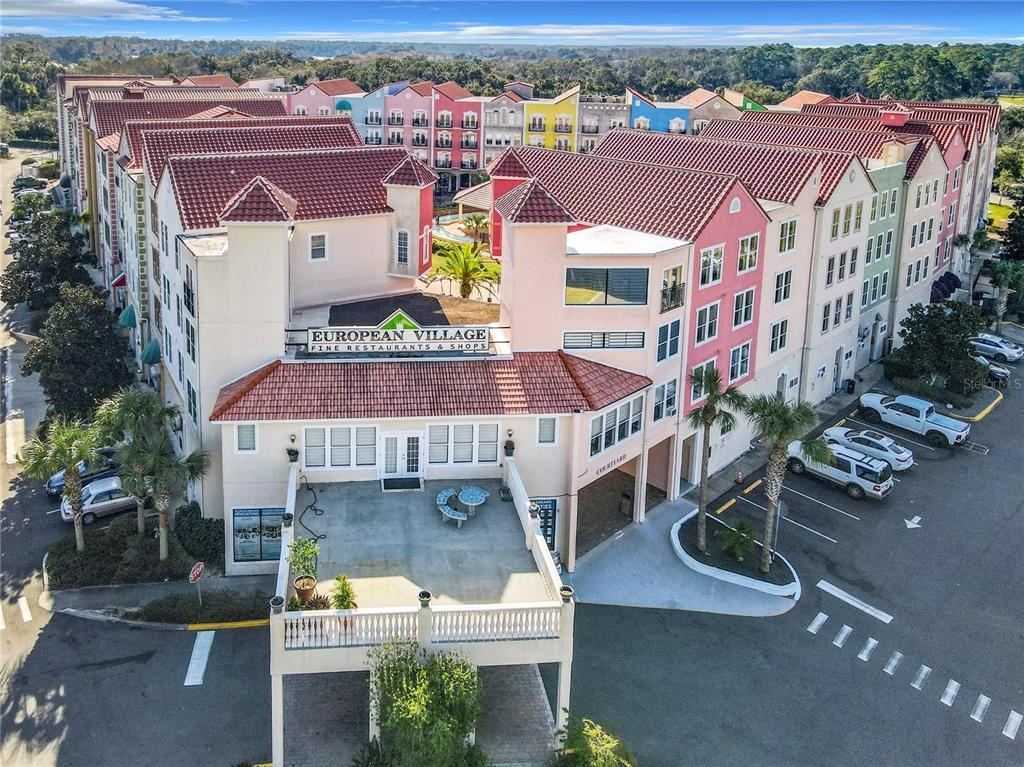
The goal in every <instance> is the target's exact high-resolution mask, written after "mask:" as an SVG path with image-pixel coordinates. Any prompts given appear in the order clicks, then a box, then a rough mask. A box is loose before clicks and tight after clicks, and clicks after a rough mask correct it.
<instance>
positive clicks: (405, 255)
mask: <svg viewBox="0 0 1024 767" xmlns="http://www.w3.org/2000/svg"><path fill="white" fill-rule="evenodd" d="M395 261H396V262H397V263H398V264H399V266H407V265H408V263H409V232H408V231H406V230H405V229H399V230H398V234H397V235H396V237H395Z"/></svg>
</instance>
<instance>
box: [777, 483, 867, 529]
mask: <svg viewBox="0 0 1024 767" xmlns="http://www.w3.org/2000/svg"><path fill="white" fill-rule="evenodd" d="M782 489H783V490H788V491H789V492H791V493H796V494H797V495H799V496H800V497H801V498H806V499H807V500H808V501H814V502H815V503H819V504H821V505H822V506H824V507H825V508H827V509H832V511H838V512H839V513H840V514H842V515H843V516H847V517H849V518H850V519H856V520H857V521H858V522H860V517H858V516H854V515H853V514H851V513H850V512H848V511H843V510H842V509H840V508H837V507H835V506H830V505H829V504H827V503H825V502H824V501H819V500H818V499H817V498H814V497H813V496H810V495H805V494H803V493H801V492H800V491H799V490H794V489H793V488H791V487H786V486H785V485H783V486H782Z"/></svg>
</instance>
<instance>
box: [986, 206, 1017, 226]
mask: <svg viewBox="0 0 1024 767" xmlns="http://www.w3.org/2000/svg"><path fill="white" fill-rule="evenodd" d="M1011 213H1013V208H1011V207H1009V206H1007V205H997V204H996V203H994V202H990V203H989V204H988V217H989V218H991V219H992V228H993V229H1006V227H1008V226H1009V225H1010V214H1011Z"/></svg>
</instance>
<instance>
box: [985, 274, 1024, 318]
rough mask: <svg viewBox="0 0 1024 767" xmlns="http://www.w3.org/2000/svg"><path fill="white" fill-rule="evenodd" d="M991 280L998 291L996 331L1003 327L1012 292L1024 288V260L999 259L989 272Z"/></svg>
mask: <svg viewBox="0 0 1024 767" xmlns="http://www.w3.org/2000/svg"><path fill="white" fill-rule="evenodd" d="M988 279H989V282H991V283H992V287H994V288H996V290H997V291H998V292H997V293H996V333H999V332H1000V331H1001V330H1002V329H1003V315H1004V314H1006V305H1007V303H1008V301H1009V298H1010V293H1012V292H1014V291H1020V290H1022V289H1024V262H1021V261H998V262H996V263H995V264H993V266H992V270H991V272H990V273H989V277H988Z"/></svg>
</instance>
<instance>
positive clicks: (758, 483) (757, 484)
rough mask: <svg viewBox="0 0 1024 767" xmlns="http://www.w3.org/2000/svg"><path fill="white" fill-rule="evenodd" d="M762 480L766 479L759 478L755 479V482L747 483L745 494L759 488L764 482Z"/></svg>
mask: <svg viewBox="0 0 1024 767" xmlns="http://www.w3.org/2000/svg"><path fill="white" fill-rule="evenodd" d="M762 482H764V480H763V479H758V480H755V481H754V482H751V483H750V484H749V485H747V486H746V487H745V488H744V489H743V494H744V495H746V494H747V493H749V492H750V491H751V490H756V489H757V488H758V487H760V486H761V483H762Z"/></svg>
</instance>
